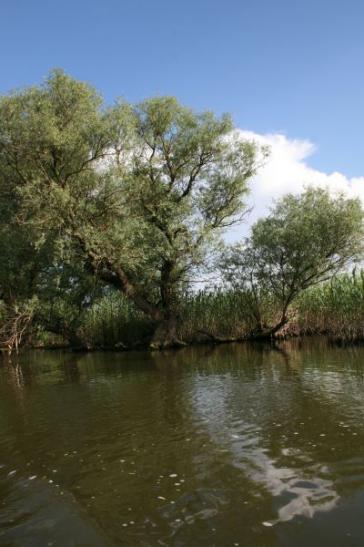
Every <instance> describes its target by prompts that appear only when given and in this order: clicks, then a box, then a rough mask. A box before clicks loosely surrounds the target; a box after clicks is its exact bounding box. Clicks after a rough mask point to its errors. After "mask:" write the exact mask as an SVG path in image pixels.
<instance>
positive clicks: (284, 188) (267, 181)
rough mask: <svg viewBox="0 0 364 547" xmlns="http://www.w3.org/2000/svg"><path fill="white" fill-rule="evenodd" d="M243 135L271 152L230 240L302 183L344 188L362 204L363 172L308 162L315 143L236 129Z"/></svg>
mask: <svg viewBox="0 0 364 547" xmlns="http://www.w3.org/2000/svg"><path fill="white" fill-rule="evenodd" d="M239 133H240V135H241V137H242V138H244V139H248V140H253V141H255V142H256V143H257V144H259V145H265V146H268V147H269V148H270V156H269V158H268V160H267V161H266V162H265V165H264V166H263V167H262V168H261V169H260V170H259V172H258V174H257V175H256V176H255V177H254V179H252V180H251V183H250V188H251V193H250V196H249V206H250V207H253V210H252V212H251V213H250V214H249V216H248V217H247V221H246V223H245V224H243V225H242V226H240V227H236V228H234V230H233V231H232V232H231V234H229V238H228V239H229V240H235V239H237V238H239V237H241V236H246V235H247V234H248V232H249V226H250V225H251V224H252V223H253V222H254V221H255V220H257V218H259V217H261V216H264V215H265V214H267V212H268V209H269V207H270V206H271V205H272V203H273V201H274V200H275V199H277V198H279V197H281V196H282V195H284V194H286V193H288V192H293V193H299V192H301V191H302V190H303V189H304V187H305V186H308V185H311V186H315V187H326V188H328V189H329V190H330V191H331V192H332V193H337V192H344V193H345V194H346V195H347V196H349V197H359V198H360V199H361V201H362V202H363V205H364V176H363V177H352V178H350V177H347V176H345V175H344V174H343V173H339V172H332V173H325V172H323V171H319V170H317V169H313V168H312V167H310V166H309V164H308V160H309V158H310V156H312V154H313V153H314V152H315V151H316V146H315V145H314V144H313V143H312V142H310V141H308V140H297V139H289V138H287V137H286V136H285V135H282V134H266V135H262V134H259V133H254V132H251V131H245V130H239Z"/></svg>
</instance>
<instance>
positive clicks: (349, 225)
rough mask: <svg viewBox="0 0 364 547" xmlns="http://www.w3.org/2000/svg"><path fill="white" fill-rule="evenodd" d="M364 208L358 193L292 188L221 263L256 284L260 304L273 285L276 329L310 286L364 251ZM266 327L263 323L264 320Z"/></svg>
mask: <svg viewBox="0 0 364 547" xmlns="http://www.w3.org/2000/svg"><path fill="white" fill-rule="evenodd" d="M363 218H364V217H363V209H362V207H361V204H360V201H359V200H358V199H349V198H347V197H345V196H344V195H342V194H341V195H338V196H336V197H335V196H332V195H330V193H329V191H328V190H326V189H320V188H307V189H306V190H305V191H304V192H303V193H302V194H301V195H294V194H288V195H286V196H284V197H283V198H282V199H280V200H279V201H278V202H277V203H276V205H275V206H274V207H273V208H272V209H271V212H270V214H269V215H268V216H267V217H266V218H263V219H261V220H258V221H257V222H256V223H255V224H254V225H253V227H252V231H251V236H250V238H248V239H247V240H246V241H244V242H242V243H238V244H237V245H235V246H233V247H231V248H230V249H229V250H228V251H227V253H226V255H225V257H224V260H223V261H222V263H221V267H222V271H223V276H224V279H225V280H226V281H227V282H228V283H229V284H231V285H233V286H234V287H235V288H237V287H250V288H251V290H252V291H253V292H254V294H255V297H256V298H255V300H256V305H257V306H258V305H259V292H260V291H261V290H267V291H269V293H270V294H272V295H274V297H275V299H276V300H277V301H278V302H279V305H280V309H281V316H280V318H279V321H278V323H277V324H276V325H274V326H272V328H271V329H270V332H275V331H277V330H279V329H280V328H281V327H282V326H283V325H284V324H285V323H286V322H287V320H288V317H287V310H288V307H289V306H290V304H291V303H292V302H293V301H294V299H295V298H296V297H297V296H298V295H299V294H300V293H301V292H302V291H303V290H305V289H307V288H309V287H311V286H312V285H315V284H317V283H321V282H322V281H325V280H326V279H329V278H330V277H331V276H332V275H334V274H336V273H337V272H339V271H341V270H342V269H343V268H345V266H347V265H348V264H350V263H351V262H352V261H354V260H355V259H356V258H357V257H359V256H360V255H361V254H362V252H363V238H364V231H363V230H364V226H363ZM259 328H260V329H261V330H262V329H263V327H262V325H259Z"/></svg>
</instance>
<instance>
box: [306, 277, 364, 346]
mask: <svg viewBox="0 0 364 547" xmlns="http://www.w3.org/2000/svg"><path fill="white" fill-rule="evenodd" d="M297 308H298V314H297V317H298V325H299V329H300V331H301V332H302V333H304V334H310V333H315V334H327V335H329V336H330V337H332V338H334V339H336V340H338V341H343V342H351V341H359V340H364V270H361V271H359V272H357V271H356V270H354V271H353V272H352V274H343V275H340V276H337V277H334V278H332V280H331V281H329V282H327V283H323V284H322V285H318V286H317V287H313V288H311V289H310V290H308V291H306V292H305V293H303V295H302V296H301V298H300V300H299V302H298V307H297Z"/></svg>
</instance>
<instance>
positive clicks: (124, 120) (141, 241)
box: [0, 71, 257, 346]
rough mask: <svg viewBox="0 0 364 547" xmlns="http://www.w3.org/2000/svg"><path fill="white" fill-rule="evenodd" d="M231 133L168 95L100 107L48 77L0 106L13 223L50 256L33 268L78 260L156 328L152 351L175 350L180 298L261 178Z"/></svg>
mask: <svg viewBox="0 0 364 547" xmlns="http://www.w3.org/2000/svg"><path fill="white" fill-rule="evenodd" d="M233 129H234V128H233V124H232V121H231V119H230V117H229V116H227V115H224V116H222V117H221V118H217V117H216V116H215V115H214V114H212V113H211V112H204V113H195V112H193V111H192V110H190V109H188V108H186V107H183V106H181V105H180V104H179V103H178V101H177V100H176V99H175V98H173V97H158V98H152V99H148V100H146V101H144V102H142V103H140V104H137V105H131V104H129V103H127V102H125V101H119V102H117V103H116V104H115V105H113V106H112V107H105V106H104V105H103V102H102V98H101V97H100V96H99V94H98V93H97V92H96V91H95V90H94V89H93V88H92V87H91V86H90V85H88V84H86V83H83V82H79V81H77V80H75V79H73V78H71V77H69V76H67V75H66V74H64V73H63V72H62V71H53V72H52V73H51V74H50V76H49V77H48V78H47V80H46V81H45V83H44V84H43V85H41V86H36V87H32V88H28V89H25V90H21V91H18V92H15V93H12V94H10V95H6V96H3V97H2V98H1V100H0V193H1V195H3V196H5V195H8V196H11V201H12V204H11V208H10V209H9V213H8V215H10V217H9V224H11V225H12V226H14V227H15V226H16V227H17V228H16V229H17V230H19V229H20V230H22V231H23V233H24V234H25V239H26V241H27V243H26V244H27V245H28V246H29V248H31V249H36V250H37V252H42V250H43V251H44V250H46V252H44V256H45V259H46V260H45V263H44V264H43V263H41V262H38V261H37V268H36V270H38V271H40V270H44V268H46V267H47V261H48V263H49V264H48V265H51V264H52V263H53V262H54V261H55V260H56V261H59V260H61V261H65V262H66V263H67V261H69V260H71V257H74V256H75V253H76V254H78V256H79V257H81V259H82V263H83V264H84V267H85V269H86V270H87V271H88V272H92V274H94V275H96V276H97V277H98V279H99V280H101V281H102V282H104V283H106V284H109V285H112V286H113V287H115V288H117V289H118V290H120V291H122V292H123V293H124V294H125V295H126V296H127V297H128V298H129V299H130V300H131V301H132V302H133V303H134V304H135V306H136V307H137V308H139V309H140V310H142V311H143V312H144V313H145V314H146V315H147V316H149V317H150V318H151V319H152V320H154V321H155V322H156V325H157V326H158V328H157V331H156V336H155V340H154V342H153V343H154V345H156V346H164V345H169V344H173V343H176V342H177V339H176V322H177V320H178V303H179V298H180V294H181V291H182V289H183V288H184V287H186V285H188V283H189V281H190V278H191V275H193V272H194V270H196V268H199V267H200V266H201V265H202V264H203V262H204V260H205V257H206V253H207V252H208V251H209V249H211V246H212V245H214V244H215V243H216V241H217V239H218V238H219V235H220V233H221V230H223V229H224V228H226V227H228V226H230V225H231V224H233V223H234V222H237V221H238V220H240V219H241V217H242V215H243V214H244V211H245V205H244V198H245V195H246V193H247V189H248V187H247V183H248V180H249V179H250V178H251V177H252V176H253V175H254V173H255V170H256V165H257V160H256V158H257V147H256V145H255V144H254V143H252V142H248V141H244V140H242V139H241V138H240V137H239V135H238V134H236V133H234V131H233ZM15 238H16V235H15ZM13 243H14V244H15V240H13ZM16 245H18V243H16ZM0 284H1V288H2V290H5V288H6V286H7V280H6V277H3V278H2V279H0Z"/></svg>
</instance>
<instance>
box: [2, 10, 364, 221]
mask: <svg viewBox="0 0 364 547" xmlns="http://www.w3.org/2000/svg"><path fill="white" fill-rule="evenodd" d="M363 21H364V2H363V1H362V0H346V2H344V1H343V0H340V1H339V0H315V1H314V0H300V1H298V0H223V1H222V0H179V1H177V0H154V1H153V0H102V1H95V0H87V1H86V0H72V1H71V0H0V51H1V56H0V92H2V93H6V92H8V91H9V90H11V89H14V88H19V87H23V86H26V85H31V84H39V83H40V82H41V81H42V80H43V78H44V77H45V76H46V75H47V73H48V72H49V70H50V69H52V68H54V67H61V68H63V69H65V70H66V72H68V73H69V74H71V75H72V76H74V77H76V78H79V79H82V80H86V81H88V82H90V83H91V84H93V85H94V86H96V88H97V89H98V90H99V91H100V92H101V93H102V94H103V96H104V97H105V100H106V102H107V103H112V102H113V101H114V100H115V99H116V98H117V97H120V96H123V97H125V98H126V99H127V100H129V101H132V102H138V101H140V100H142V99H144V98H146V97H149V96H151V95H174V96H176V97H177V98H178V99H179V100H180V101H181V102H182V103H184V104H186V105H188V106H190V107H192V108H194V109H196V110H205V109H208V110H213V111H214V112H216V113H217V114H221V113H223V112H229V113H231V114H232V116H233V119H234V122H235V124H236V126H237V127H238V128H239V129H240V130H241V131H242V133H243V135H246V136H249V138H255V139H256V140H258V141H259V142H264V143H266V144H269V145H270V146H271V159H270V160H269V162H268V164H267V165H266V167H265V168H264V169H263V170H262V172H261V173H260V174H259V176H258V177H257V178H256V179H255V180H254V181H252V183H251V187H252V196H251V198H250V199H251V202H252V203H253V202H254V205H255V210H254V213H253V215H252V216H251V218H255V217H256V216H259V215H260V214H263V213H264V212H265V210H266V207H267V204H268V203H269V202H270V201H271V199H272V197H278V196H279V195H281V194H282V193H284V192H285V191H287V190H289V191H293V190H297V191H298V190H300V189H301V188H302V187H303V185H304V184H311V183H313V184H323V183H325V184H328V185H329V186H332V187H333V188H337V187H339V188H341V189H344V190H347V191H348V192H349V193H350V194H353V195H359V196H361V197H362V199H363V201H364V178H362V177H364V154H363V151H364V150H363V148H364V138H363V121H364V70H363V68H364V33H363V31H362V26H363Z"/></svg>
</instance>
